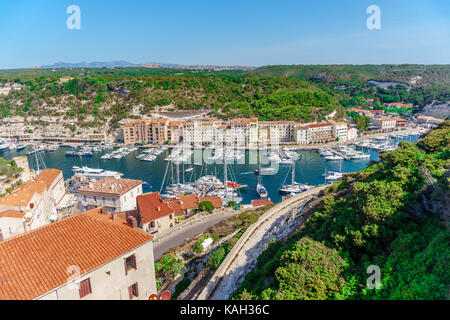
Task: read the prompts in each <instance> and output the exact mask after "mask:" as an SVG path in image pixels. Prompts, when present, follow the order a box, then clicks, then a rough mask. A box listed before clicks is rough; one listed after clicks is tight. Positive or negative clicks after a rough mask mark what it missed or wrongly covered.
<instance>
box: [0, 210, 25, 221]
mask: <svg viewBox="0 0 450 320" xmlns="http://www.w3.org/2000/svg"><path fill="white" fill-rule="evenodd" d="M24 215H25V212H21V211H14V210H7V211H3V212H0V218H21V219H22V218H23V216H24Z"/></svg>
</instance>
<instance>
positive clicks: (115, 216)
mask: <svg viewBox="0 0 450 320" xmlns="http://www.w3.org/2000/svg"><path fill="white" fill-rule="evenodd" d="M111 218H112V219H113V220H114V221H115V220H117V214H115V213H113V212H111Z"/></svg>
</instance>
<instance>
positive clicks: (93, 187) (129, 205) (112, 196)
mask: <svg viewBox="0 0 450 320" xmlns="http://www.w3.org/2000/svg"><path fill="white" fill-rule="evenodd" d="M141 194H142V181H140V180H134V179H122V178H119V179H117V178H112V177H107V178H103V179H100V180H97V181H93V182H89V184H88V185H86V186H84V187H82V188H80V189H78V190H77V197H78V200H79V202H80V206H81V208H82V210H83V211H86V210H89V209H93V208H96V207H100V206H102V207H105V208H106V210H108V212H122V211H127V210H132V209H135V208H136V197H137V196H139V195H141Z"/></svg>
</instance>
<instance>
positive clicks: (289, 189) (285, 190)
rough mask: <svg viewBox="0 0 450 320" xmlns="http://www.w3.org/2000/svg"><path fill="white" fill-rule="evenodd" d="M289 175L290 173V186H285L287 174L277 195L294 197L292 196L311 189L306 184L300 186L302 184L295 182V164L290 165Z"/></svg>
mask: <svg viewBox="0 0 450 320" xmlns="http://www.w3.org/2000/svg"><path fill="white" fill-rule="evenodd" d="M291 173H292V175H291V184H289V185H286V184H285V182H286V179H287V174H286V176H285V178H284V181H283V184H282V185H281V187H280V189H278V192H279V193H282V194H289V195H294V194H299V193H302V192H305V191H307V190H309V189H310V188H311V186H308V185H306V184H302V183H299V182H296V181H295V162H293V163H292V168H291Z"/></svg>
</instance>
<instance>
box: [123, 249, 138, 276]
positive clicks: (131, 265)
mask: <svg viewBox="0 0 450 320" xmlns="http://www.w3.org/2000/svg"><path fill="white" fill-rule="evenodd" d="M131 269H137V267H136V256H135V255H134V254H133V255H131V256H129V257H128V258H126V259H125V274H128V270H131Z"/></svg>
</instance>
